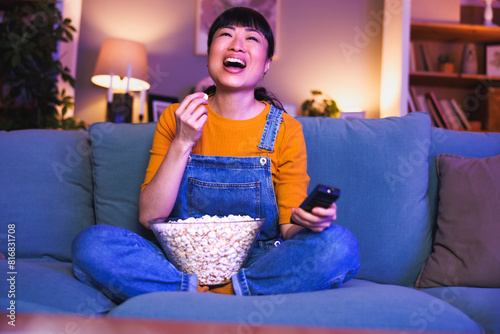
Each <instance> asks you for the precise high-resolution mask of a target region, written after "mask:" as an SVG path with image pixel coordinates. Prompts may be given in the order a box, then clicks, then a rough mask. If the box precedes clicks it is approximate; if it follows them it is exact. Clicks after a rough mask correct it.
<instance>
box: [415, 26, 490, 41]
mask: <svg viewBox="0 0 500 334" xmlns="http://www.w3.org/2000/svg"><path fill="white" fill-rule="evenodd" d="M411 39H412V40H426V41H441V42H471V43H482V44H492V43H499V42H500V27H488V26H483V25H474V24H459V23H456V24H453V23H427V22H412V24H411Z"/></svg>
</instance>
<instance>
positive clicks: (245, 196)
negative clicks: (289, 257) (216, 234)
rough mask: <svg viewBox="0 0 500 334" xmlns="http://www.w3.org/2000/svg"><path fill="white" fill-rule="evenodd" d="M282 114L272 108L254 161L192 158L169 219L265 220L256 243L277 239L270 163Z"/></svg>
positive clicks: (192, 156) (219, 157)
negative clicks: (235, 217) (243, 217)
mask: <svg viewBox="0 0 500 334" xmlns="http://www.w3.org/2000/svg"><path fill="white" fill-rule="evenodd" d="M282 114H283V110H280V109H277V108H275V107H274V106H271V110H270V111H269V114H268V115H267V121H266V124H265V126H264V130H263V132H262V136H261V139H260V143H258V145H257V143H256V152H259V151H260V156H256V157H221V156H206V155H193V154H191V155H190V157H189V160H188V163H187V166H186V170H185V171H184V176H183V177H182V181H181V185H180V187H179V193H178V195H177V200H176V202H175V205H174V208H173V210H172V213H171V214H170V217H182V218H187V217H195V216H202V215H211V216H213V215H217V216H227V215H230V214H233V215H249V216H250V217H252V218H265V219H266V221H265V223H264V226H263V227H262V230H261V232H260V235H259V237H258V239H257V240H258V241H272V242H275V241H276V239H277V238H278V237H279V233H280V232H279V227H278V205H277V203H276V197H275V195H274V186H273V180H272V174H271V159H270V158H268V156H269V154H268V153H267V152H273V151H274V142H275V140H276V136H277V134H278V130H279V127H280V125H281V122H282V118H281V115H282Z"/></svg>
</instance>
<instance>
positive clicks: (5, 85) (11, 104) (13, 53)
mask: <svg viewBox="0 0 500 334" xmlns="http://www.w3.org/2000/svg"><path fill="white" fill-rule="evenodd" d="M75 31H76V29H75V28H74V27H73V26H72V25H71V20H70V19H67V18H63V17H62V14H61V12H60V10H59V7H58V4H57V3H56V2H55V1H29V2H25V1H23V2H21V1H11V2H10V3H9V6H8V8H7V9H5V10H4V11H3V13H2V18H1V20H0V50H1V51H0V54H1V56H2V61H1V62H0V85H1V86H0V101H1V103H0V130H21V129H33V128H41V129H64V130H65V129H80V128H86V127H87V125H86V124H85V122H83V121H81V120H79V119H77V118H75V117H66V114H67V111H68V109H71V108H72V107H73V104H74V102H73V97H72V96H68V95H66V91H65V90H64V89H63V90H60V89H59V87H58V81H59V78H60V79H61V80H62V81H64V82H67V83H68V84H69V85H70V86H71V87H74V86H75V79H74V78H73V77H72V76H71V71H70V69H69V68H67V67H64V66H63V65H62V63H61V61H60V58H59V57H58V56H59V52H58V50H59V46H60V43H66V42H68V41H70V40H72V39H73V32H75ZM58 109H60V111H58Z"/></svg>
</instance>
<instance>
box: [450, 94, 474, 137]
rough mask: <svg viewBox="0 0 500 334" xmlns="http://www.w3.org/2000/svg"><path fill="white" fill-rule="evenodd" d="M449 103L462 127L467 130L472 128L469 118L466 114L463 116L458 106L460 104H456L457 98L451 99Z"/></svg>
mask: <svg viewBox="0 0 500 334" xmlns="http://www.w3.org/2000/svg"><path fill="white" fill-rule="evenodd" d="M450 104H451V106H452V108H453V111H454V112H455V115H457V117H458V119H459V120H460V122H461V123H462V126H463V127H464V129H465V130H467V131H470V130H472V127H471V124H470V122H469V120H468V119H467V116H465V113H464V111H463V110H462V108H461V107H460V105H459V104H458V102H457V100H455V99H451V100H450Z"/></svg>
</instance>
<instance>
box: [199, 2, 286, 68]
mask: <svg viewBox="0 0 500 334" xmlns="http://www.w3.org/2000/svg"><path fill="white" fill-rule="evenodd" d="M280 1H281V0H243V1H242V0H196V20H195V21H196V27H195V29H196V30H195V34H196V36H195V45H194V49H195V51H194V52H195V55H197V56H206V55H207V40H208V31H209V30H210V26H211V25H212V23H213V22H214V21H215V19H216V18H217V17H218V16H219V15H220V14H221V13H222V12H224V11H226V10H227V9H229V8H232V7H238V6H244V7H249V8H252V9H255V10H257V11H258V12H260V13H261V14H262V15H263V16H264V17H265V18H266V20H267V21H268V22H269V25H270V26H271V29H272V31H273V34H274V41H275V44H276V47H275V55H274V57H273V59H277V58H278V52H277V51H278V44H279V38H278V37H279V20H280V15H279V9H280Z"/></svg>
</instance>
